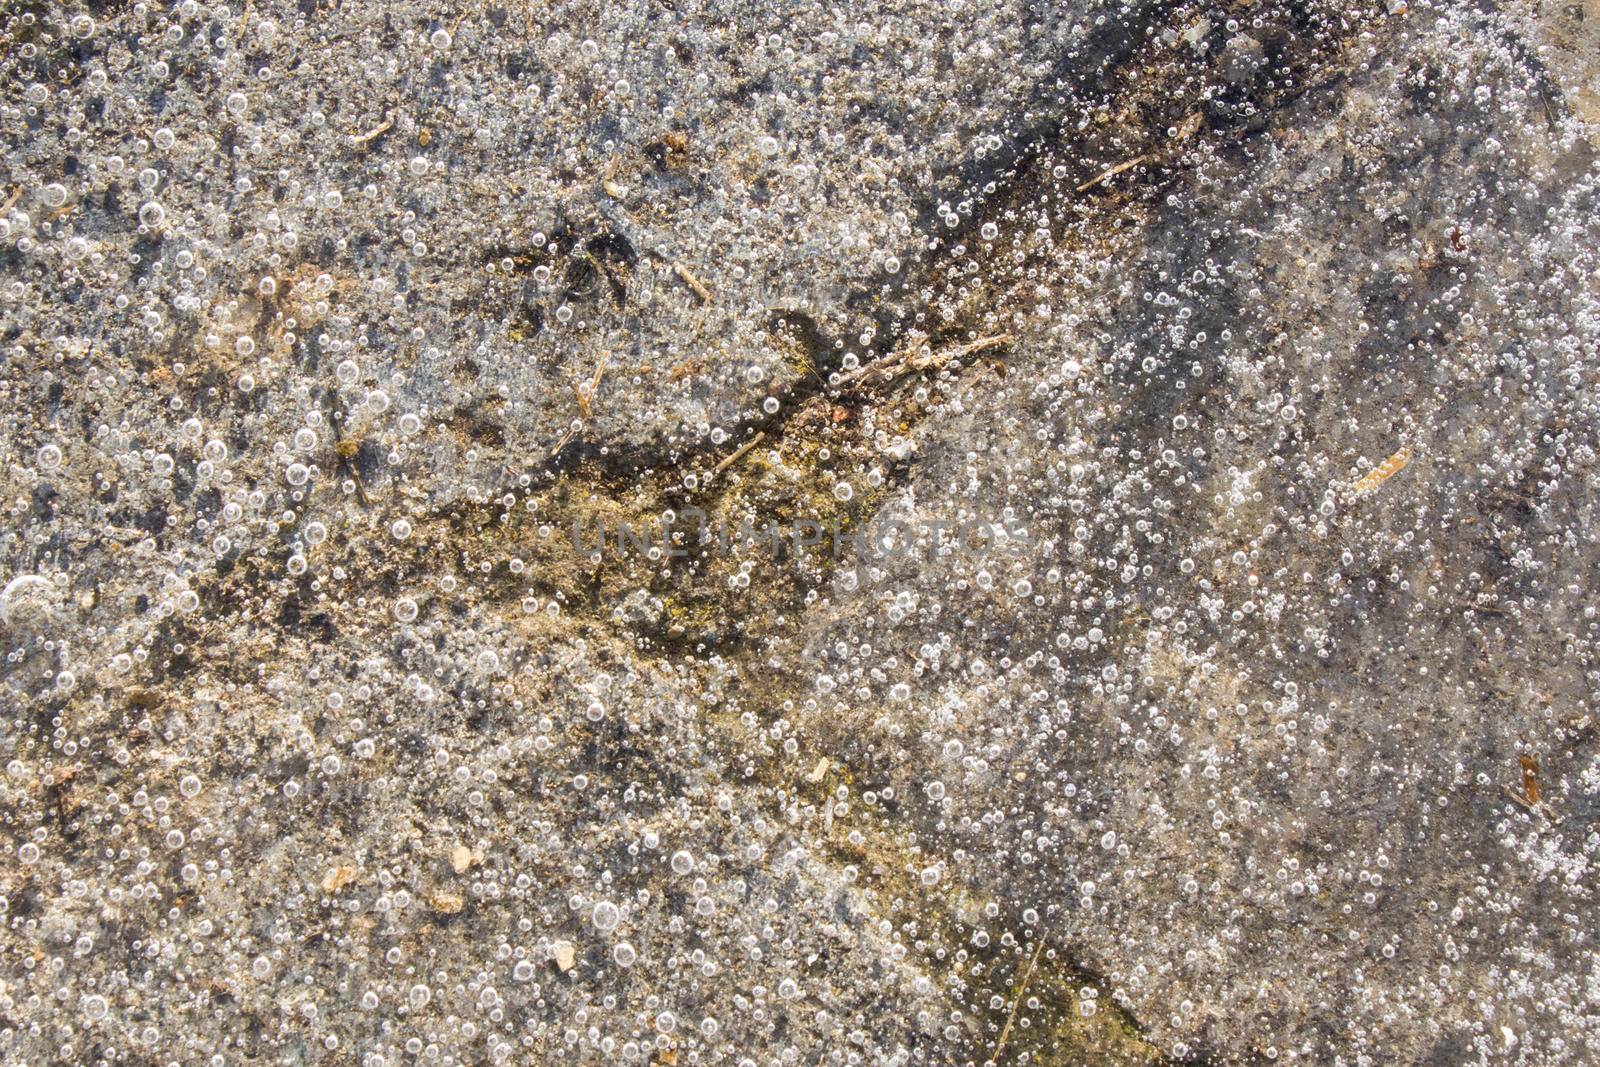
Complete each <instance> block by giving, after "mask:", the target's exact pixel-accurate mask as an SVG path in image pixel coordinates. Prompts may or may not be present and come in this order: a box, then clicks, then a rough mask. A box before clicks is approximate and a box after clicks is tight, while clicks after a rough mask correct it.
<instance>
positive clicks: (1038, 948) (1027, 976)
mask: <svg viewBox="0 0 1600 1067" xmlns="http://www.w3.org/2000/svg"><path fill="white" fill-rule="evenodd" d="M1043 951H1044V938H1042V937H1041V938H1040V939H1039V943H1038V944H1037V945H1035V946H1033V958H1032V959H1030V960H1029V961H1028V969H1027V970H1026V971H1023V972H1022V984H1020V985H1019V986H1017V991H1016V992H1015V993H1013V994H1012V995H1011V1014H1010V1015H1007V1016H1006V1024H1005V1026H1003V1027H1001V1029H1000V1040H999V1041H996V1042H995V1044H994V1055H992V1056H990V1057H989V1062H990V1063H999V1062H1000V1053H1002V1052H1004V1051H1005V1050H1006V1039H1007V1038H1009V1037H1010V1036H1011V1027H1012V1025H1013V1024H1014V1023H1015V1022H1016V1021H1017V1008H1018V1007H1020V1006H1021V1004H1022V995H1023V994H1024V993H1026V992H1027V991H1028V982H1029V981H1030V980H1032V978H1033V968H1034V967H1035V966H1037V965H1038V963H1039V953H1041V952H1043Z"/></svg>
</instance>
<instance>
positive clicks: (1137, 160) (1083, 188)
mask: <svg viewBox="0 0 1600 1067" xmlns="http://www.w3.org/2000/svg"><path fill="white" fill-rule="evenodd" d="M1149 158H1150V153H1148V152H1146V153H1145V154H1144V155H1142V156H1134V157H1133V158H1132V159H1130V160H1128V161H1127V162H1126V163H1118V164H1117V165H1116V166H1114V167H1112V168H1111V169H1110V170H1108V171H1106V172H1104V173H1103V174H1100V175H1099V176H1097V177H1094V178H1090V179H1089V180H1088V181H1086V182H1084V183H1083V184H1082V185H1080V186H1078V192H1080V193H1087V192H1088V191H1089V190H1090V189H1093V188H1094V187H1095V186H1097V185H1099V184H1100V183H1101V182H1104V181H1108V180H1109V179H1111V178H1115V177H1116V176H1117V175H1119V174H1121V173H1122V172H1123V171H1125V170H1132V169H1133V168H1134V167H1137V166H1138V165H1139V164H1141V163H1143V162H1145V161H1147V160H1148V159H1149Z"/></svg>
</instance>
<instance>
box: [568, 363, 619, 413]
mask: <svg viewBox="0 0 1600 1067" xmlns="http://www.w3.org/2000/svg"><path fill="white" fill-rule="evenodd" d="M610 358H611V353H610V352H602V353H600V365H599V366H597V367H595V369H594V377H593V378H592V379H590V381H589V388H588V390H587V391H585V390H584V387H583V386H582V385H578V386H577V387H576V388H575V389H574V390H573V391H574V392H576V393H577V394H578V411H579V412H580V413H581V414H582V415H583V417H584V418H585V419H588V418H590V417H592V416H593V414H594V410H593V408H592V407H591V406H590V405H591V404H592V403H593V401H594V398H595V394H596V393H598V392H599V390H600V378H601V377H602V376H603V375H604V374H605V372H606V362H607V361H608V360H609V359H610Z"/></svg>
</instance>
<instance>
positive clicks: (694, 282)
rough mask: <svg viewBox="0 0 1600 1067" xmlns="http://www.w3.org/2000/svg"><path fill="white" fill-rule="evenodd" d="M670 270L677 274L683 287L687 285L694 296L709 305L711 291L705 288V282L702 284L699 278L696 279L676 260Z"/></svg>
mask: <svg viewBox="0 0 1600 1067" xmlns="http://www.w3.org/2000/svg"><path fill="white" fill-rule="evenodd" d="M672 269H673V270H674V271H676V272H677V275H678V277H679V278H682V279H683V284H684V285H687V286H688V287H689V288H690V289H693V290H694V295H695V296H698V297H699V298H700V299H701V300H703V301H704V302H706V303H707V304H709V303H711V290H710V289H707V288H706V284H705V282H702V281H701V280H700V279H699V278H696V277H695V276H694V275H693V274H691V273H690V272H689V268H688V267H685V266H684V265H683V264H682V263H679V262H678V261H677V260H673V261H672Z"/></svg>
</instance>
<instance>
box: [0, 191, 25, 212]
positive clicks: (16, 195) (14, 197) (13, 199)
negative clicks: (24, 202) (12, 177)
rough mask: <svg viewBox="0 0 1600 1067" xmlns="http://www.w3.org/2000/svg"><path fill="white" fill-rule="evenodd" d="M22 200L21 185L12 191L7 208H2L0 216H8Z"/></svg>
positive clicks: (7, 199)
mask: <svg viewBox="0 0 1600 1067" xmlns="http://www.w3.org/2000/svg"><path fill="white" fill-rule="evenodd" d="M21 198H22V186H20V185H19V186H17V187H16V188H15V189H13V190H11V195H10V196H8V197H6V202H5V206H4V207H0V215H6V214H8V213H9V212H10V211H11V209H12V208H14V207H16V206H17V201H18V200H20V199H21Z"/></svg>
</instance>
